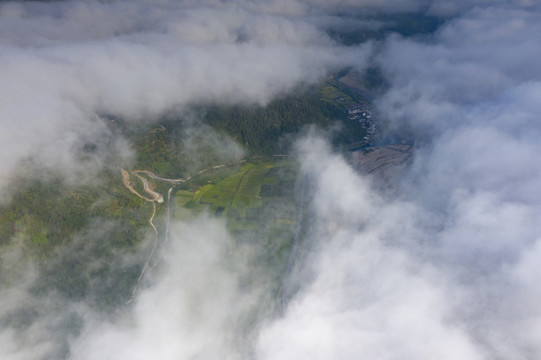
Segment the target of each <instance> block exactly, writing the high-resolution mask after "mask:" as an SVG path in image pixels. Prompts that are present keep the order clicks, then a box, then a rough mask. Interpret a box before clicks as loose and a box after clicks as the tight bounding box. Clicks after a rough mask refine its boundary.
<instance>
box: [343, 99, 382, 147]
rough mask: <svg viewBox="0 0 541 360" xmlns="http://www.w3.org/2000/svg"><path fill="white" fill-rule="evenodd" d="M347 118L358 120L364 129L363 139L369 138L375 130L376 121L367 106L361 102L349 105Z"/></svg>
mask: <svg viewBox="0 0 541 360" xmlns="http://www.w3.org/2000/svg"><path fill="white" fill-rule="evenodd" d="M348 119H350V120H352V121H358V122H359V123H360V124H361V126H362V127H363V128H365V129H366V135H365V137H364V139H365V140H368V139H370V138H371V137H372V136H373V135H374V134H375V132H376V122H375V121H374V119H372V113H371V112H370V110H369V109H368V106H367V105H365V104H362V103H359V104H355V105H351V106H350V107H349V108H348Z"/></svg>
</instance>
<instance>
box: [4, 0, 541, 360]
mask: <svg viewBox="0 0 541 360" xmlns="http://www.w3.org/2000/svg"><path fill="white" fill-rule="evenodd" d="M336 3H337V4H336V6H338V8H340V9H342V10H343V9H352V11H353V10H355V11H360V10H362V9H365V10H370V11H405V10H414V11H417V10H426V11H427V12H428V13H431V14H438V15H446V16H450V15H452V16H453V18H449V19H447V21H446V22H445V23H444V24H443V26H442V27H441V28H440V29H439V30H438V31H437V32H436V33H435V34H433V35H432V36H430V37H425V38H422V39H419V38H413V39H405V38H402V37H400V36H397V35H392V36H389V37H387V38H386V39H384V40H382V42H381V43H380V44H378V46H377V47H375V48H374V49H372V48H369V47H353V48H344V47H341V46H338V45H337V44H335V43H334V42H333V41H332V40H331V39H330V38H329V37H328V36H327V35H326V34H325V32H324V31H323V29H322V28H320V27H319V26H318V24H320V23H319V22H318V21H321V18H320V17H321V16H324V14H325V12H326V11H328V5H327V4H328V3H325V4H323V2H318V1H308V0H306V1H298V2H288V1H270V2H250V1H238V2H228V3H223V2H212V1H208V2H204V3H203V4H202V5H201V4H200V3H195V2H189V1H186V2H182V3H180V4H179V3H176V2H167V1H164V2H162V3H161V4H160V6H151V5H150V4H149V3H147V2H144V1H136V2H111V3H105V2H104V3H102V2H100V3H83V2H62V3H52V4H37V3H25V4H22V3H3V4H2V5H1V6H0V20H1V21H0V24H1V25H0V27H2V31H0V34H3V35H2V37H1V38H0V46H1V49H0V58H1V59H2V64H3V66H2V68H1V69H0V84H1V85H0V120H1V121H2V125H1V126H2V132H0V144H2V145H1V146H2V147H1V148H0V150H1V151H0V153H1V154H2V155H0V166H2V168H3V170H4V171H3V172H2V174H4V175H3V176H4V178H8V177H9V175H10V174H11V171H12V170H13V169H15V168H16V167H17V166H18V164H20V161H22V160H25V159H28V158H34V160H35V161H37V162H42V163H44V166H49V167H52V168H55V169H68V170H66V172H69V173H72V172H73V169H74V168H75V169H76V166H75V165H74V164H75V163H76V162H77V161H76V160H77V159H76V158H75V157H71V155H65V154H70V150H72V149H74V148H78V147H79V146H80V144H84V142H85V141H95V139H97V138H103V137H105V138H107V137H108V136H110V137H113V135H111V134H110V132H109V130H108V127H107V126H105V125H104V120H103V119H102V118H101V117H100V116H103V115H104V114H105V115H115V116H121V117H125V118H127V119H131V120H133V121H145V120H147V119H152V118H155V117H156V116H159V115H160V114H161V113H163V112H164V111H166V110H168V109H171V108H173V107H175V106H179V105H180V106H182V105H186V104H192V103H205V102H218V103H238V102H250V103H265V102H267V101H269V100H270V99H272V98H273V97H274V96H277V95H278V94H283V93H287V92H288V91H291V90H292V89H294V88H295V87H297V86H300V85H302V84H306V83H315V82H317V81H319V80H320V79H322V78H323V77H324V76H325V75H327V72H328V71H329V69H334V68H337V67H339V66H342V65H346V64H347V65H353V66H360V67H362V66H363V65H364V63H365V62H366V59H367V57H368V56H372V59H373V61H374V63H375V64H377V65H378V66H380V68H381V70H382V72H383V74H384V76H385V77H386V79H387V81H388V83H389V85H390V87H389V90H388V92H387V93H386V94H385V95H384V96H382V98H381V99H378V100H377V105H378V108H379V112H380V113H381V114H382V116H384V117H385V118H386V119H388V122H389V124H390V126H389V128H390V129H389V131H390V132H393V131H396V132H399V131H404V129H405V128H407V129H408V131H413V133H414V134H416V136H417V141H418V142H417V145H416V152H415V155H414V159H413V161H412V163H411V165H410V167H409V168H408V169H407V171H405V172H404V173H403V174H402V176H401V177H400V178H397V179H395V182H394V183H393V184H392V185H393V186H392V187H391V188H390V189H383V190H382V189H380V188H379V187H378V186H374V183H376V182H377V181H378V179H377V178H371V177H367V176H363V175H360V174H358V173H356V172H355V171H354V170H353V169H352V168H351V167H350V166H349V165H348V163H347V162H346V161H345V160H344V159H343V157H342V156H341V155H339V154H335V153H333V151H332V150H331V149H330V147H329V146H328V144H327V143H326V142H325V141H324V140H322V139H320V138H318V137H314V136H310V137H307V138H305V139H303V140H301V141H300V142H299V144H298V148H299V160H300V162H301V164H302V171H303V173H304V174H306V175H307V176H309V177H310V178H311V181H312V182H313V184H314V192H315V194H314V200H313V202H312V203H311V205H310V210H311V213H312V214H313V219H312V220H311V224H313V229H312V231H311V232H310V237H311V238H310V239H309V240H310V241H311V244H312V246H311V247H310V248H309V249H305V251H306V252H307V255H306V261H305V263H304V265H305V266H306V268H305V269H304V270H306V271H307V272H308V273H309V274H310V276H307V277H306V279H304V280H305V281H304V283H303V286H302V287H301V288H300V289H299V290H298V292H297V293H296V294H295V295H294V296H293V298H292V299H291V301H290V303H289V304H287V307H286V309H285V311H284V313H283V314H280V315H276V316H275V317H274V318H273V317H270V315H269V312H266V313H265V314H264V316H263V315H261V316H260V315H258V311H264V310H261V309H265V306H267V305H268V303H264V304H263V305H258V303H259V302H260V301H263V300H264V301H267V300H268V299H267V300H265V299H266V296H267V295H265V290H266V287H265V286H261V287H256V286H253V287H246V286H245V285H246V279H247V277H248V278H249V277H250V274H251V273H252V272H253V271H255V272H256V273H257V274H258V276H259V275H260V273H258V271H261V269H258V268H257V266H256V264H254V263H251V262H250V261H249V259H250V250H248V249H245V251H246V253H242V252H241V254H242V255H241V256H240V257H238V258H234V259H231V258H229V256H230V254H231V253H230V252H229V249H228V246H229V243H228V242H229V241H230V239H229V238H228V237H227V236H226V235H224V234H225V233H226V230H225V226H224V224H222V223H220V222H214V221H210V220H209V219H204V220H200V221H203V222H204V224H205V226H201V223H198V222H194V223H186V224H177V225H176V227H175V230H174V231H173V232H172V239H175V241H173V242H172V245H171V252H170V253H168V256H166V260H165V265H164V268H163V269H162V271H161V272H158V273H157V274H156V276H155V278H153V279H152V281H151V284H150V285H149V287H148V289H146V290H144V291H142V292H141V293H140V295H139V296H138V297H137V298H136V299H135V301H134V304H133V306H132V307H128V308H127V310H126V313H125V314H124V316H123V317H121V318H120V319H113V320H110V321H109V320H108V321H105V320H104V319H101V318H97V317H96V316H95V314H93V313H92V312H90V311H89V310H88V309H86V308H85V307H84V305H81V307H78V305H80V304H75V305H73V304H71V306H73V307H72V308H70V309H73V310H72V311H74V312H77V313H78V314H81V316H86V320H87V321H86V322H85V326H84V327H82V329H81V331H82V335H81V336H75V337H74V338H70V341H69V345H66V346H68V348H69V351H70V352H71V354H72V355H71V356H72V358H74V359H108V358H115V359H118V358H120V359H124V358H126V359H149V358H160V359H170V358H171V359H172V358H178V357H182V358H188V359H196V358H199V359H200V358H202V359H214V358H220V359H223V358H256V359H262V360H274V359H289V358H301V359H304V358H312V359H314V358H315V359H329V358H337V359H434V358H438V359H440V358H441V359H457V358H460V359H466V360H477V359H502V360H503V359H532V358H540V357H541V335H540V334H541V322H540V320H539V319H540V318H541V312H540V310H539V308H538V304H539V303H540V302H541V291H539V283H540V280H541V275H539V274H540V273H539V271H537V267H538V264H539V261H540V259H541V226H540V225H539V219H540V218H541V195H539V191H538V187H539V184H541V163H540V161H539V154H540V153H541V143H540V142H539V138H540V135H541V125H540V122H539V121H538V117H539V115H538V114H539V113H540V111H539V110H541V109H540V107H541V105H540V103H539V101H538V99H539V96H540V95H541V65H540V64H541V63H540V62H539V61H538V59H539V55H540V54H541V45H540V43H539V41H538V39H539V37H540V36H541V34H540V32H541V28H540V25H539V24H541V11H540V9H539V7H538V6H537V5H536V4H534V3H533V2H529V1H518V0H517V1H504V0H502V1H490V2H488V1H481V0H480V1H459V2H452V3H451V2H448V1H433V2H428V1H409V2H400V3H401V5H400V7H399V8H397V7H396V6H398V5H397V3H398V2H394V1H385V2H373V1H365V2H363V1H338V2H336ZM335 14H336V13H335ZM318 19H319V20H318ZM331 20H332V21H336V17H332V18H327V19H326V21H331ZM370 51H372V53H369V52H370ZM85 136H86V137H87V138H85ZM88 138H89V139H90V140H89V139H88ZM116 141H117V140H115V141H112V140H111V141H110V142H106V143H107V145H103V147H104V148H105V149H109V150H111V151H114V152H118V153H120V154H121V156H122V157H129V155H128V153H129V146H128V145H126V144H125V143H123V142H122V141H121V140H118V142H116ZM122 154H124V155H122ZM104 156H105V155H104ZM100 161H103V158H102V157H98V158H97V159H95V162H96V163H97V164H98V165H97V166H99V164H100ZM0 181H5V179H0ZM376 185H377V184H376ZM376 189H379V190H376ZM207 224H210V225H207ZM243 256H244V257H243ZM247 259H248V260H247ZM242 261H246V263H247V264H249V265H250V266H253V268H250V267H245V266H244V265H242ZM239 263H240V264H241V265H237V264H239ZM299 273H300V274H304V273H303V272H302V271H301V270H299ZM258 279H259V280H261V283H263V284H265V281H266V280H265V277H264V276H262V277H261V278H258ZM252 281H253V279H252ZM248 283H250V282H248ZM254 283H256V282H251V283H250V284H252V285H253V284H254ZM23 288H24V287H23ZM17 291H19V290H9V292H3V293H2V295H3V299H7V300H3V304H4V305H3V306H5V307H10V306H11V304H12V303H15V302H16V301H15V300H13V299H17V296H19V298H20V296H21V294H20V293H17ZM21 291H22V290H21ZM23 293H24V292H23ZM269 311H270V310H269ZM261 319H264V321H263V320H261ZM51 322H52V323H54V321H53V320H51V319H49V320H48V322H47V323H46V324H45V325H41V324H36V325H35V327H34V328H31V329H30V330H29V331H28V334H29V337H32V336H33V335H32V334H34V335H35V334H38V335H39V336H37V335H36V337H34V338H33V339H35V340H34V342H33V343H32V344H31V345H32V346H29V345H28V343H25V342H24V341H23V342H21V343H17V342H16V341H15V338H16V336H15V334H14V332H13V331H12V330H4V329H2V330H1V331H0V343H1V344H2V345H4V344H6V346H2V347H0V355H5V357H9V358H12V359H34V358H37V356H40V355H41V356H46V354H49V353H50V352H51V350H50V347H53V346H56V345H55V344H56V342H54V341H53V342H51V341H47V339H46V338H45V337H43V336H42V335H41V334H42V330H43V329H44V328H47V326H50V324H51ZM6 329H9V328H8V327H6ZM23 348H24V349H25V350H22V349H23ZM37 354H38V355H37Z"/></svg>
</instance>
